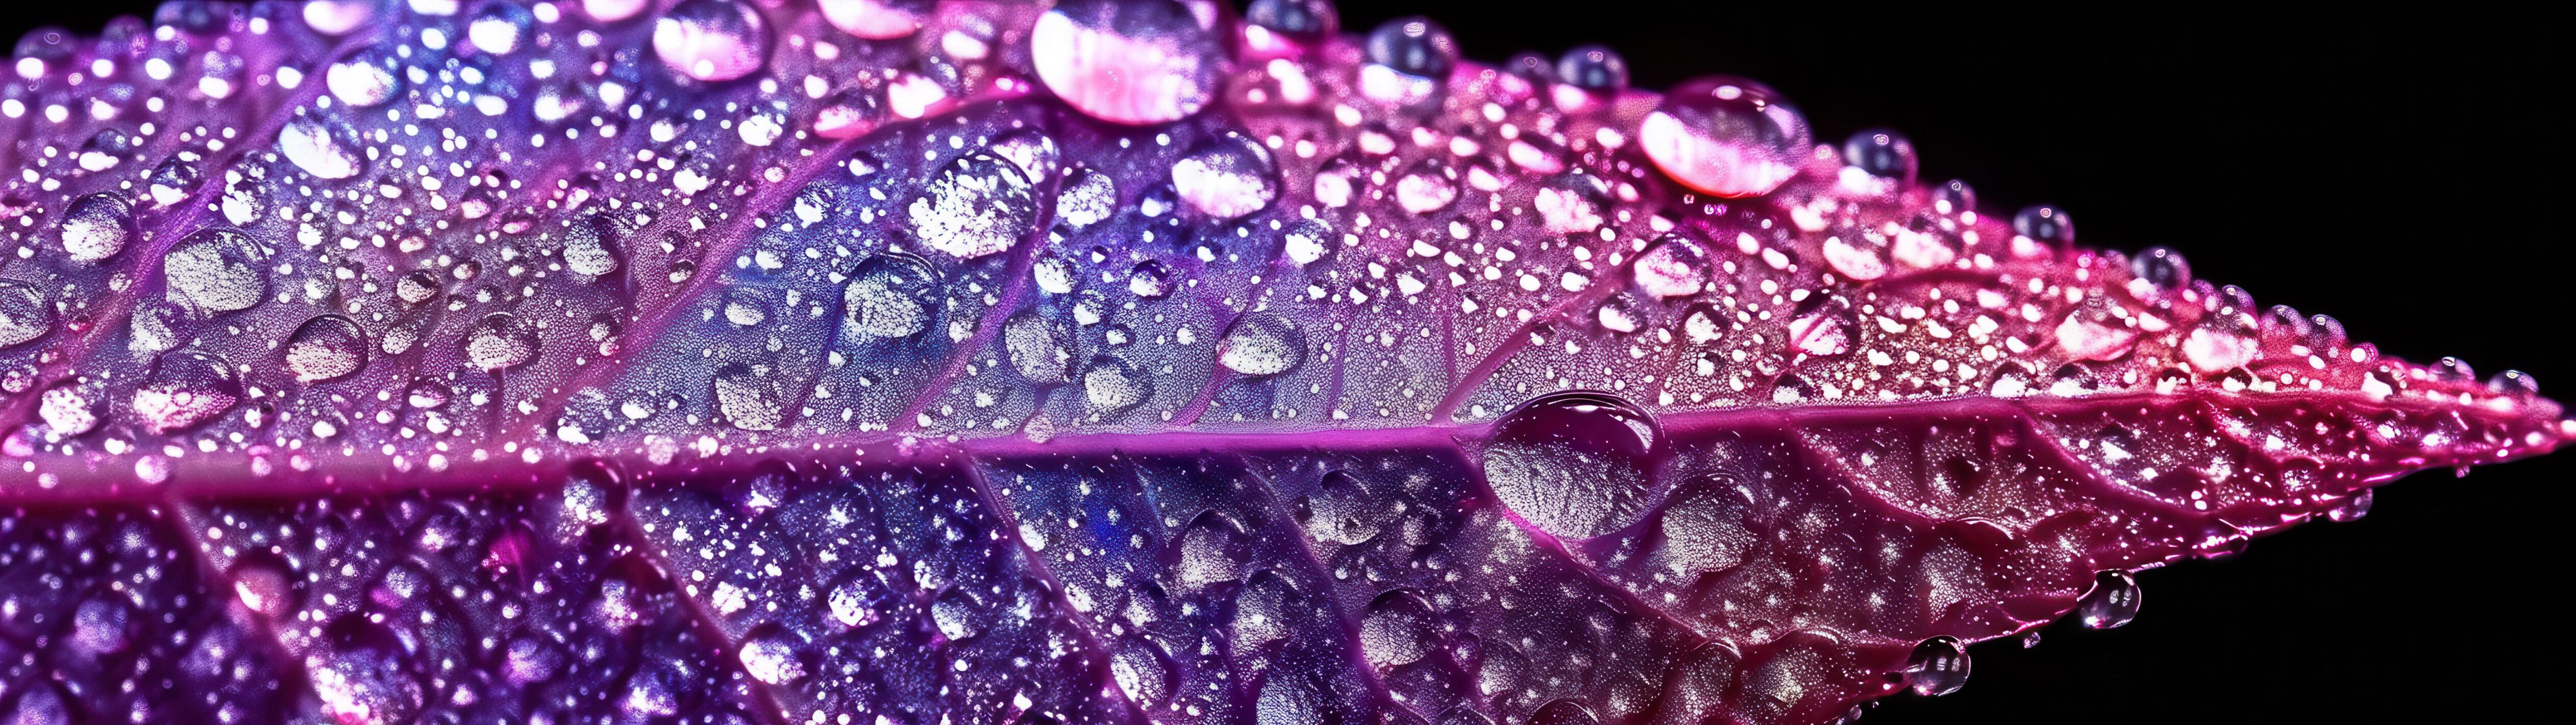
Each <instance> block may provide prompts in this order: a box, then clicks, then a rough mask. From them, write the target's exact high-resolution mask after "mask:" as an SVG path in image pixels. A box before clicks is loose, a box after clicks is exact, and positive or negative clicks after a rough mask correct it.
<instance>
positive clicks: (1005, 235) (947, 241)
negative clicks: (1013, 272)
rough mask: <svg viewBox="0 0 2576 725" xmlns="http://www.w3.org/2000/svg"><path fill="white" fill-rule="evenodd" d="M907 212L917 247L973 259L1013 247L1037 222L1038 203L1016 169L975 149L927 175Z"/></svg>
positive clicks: (1025, 178) (1017, 168)
mask: <svg viewBox="0 0 2576 725" xmlns="http://www.w3.org/2000/svg"><path fill="white" fill-rule="evenodd" d="M907 214H908V215H909V217H908V218H909V219H910V220H911V222H912V230H913V233H914V235H916V236H918V237H919V238H920V239H921V243H922V244H925V245H928V246H929V247H930V248H932V249H936V250H939V251H942V252H947V253H949V254H951V255H955V256H957V257H958V258H961V259H974V258H976V257H982V256H985V255H990V254H995V253H999V252H1001V251H1002V250H1005V249H1010V248H1011V245H1013V244H1016V243H1018V242H1019V240H1020V237H1021V236H1022V235H1025V234H1027V233H1028V232H1029V230H1030V228H1031V227H1033V226H1035V225H1036V223H1037V202H1036V199H1035V198H1034V196H1033V195H1032V194H1031V193H1030V187H1029V181H1028V177H1026V176H1023V175H1021V173H1020V169H1019V167H1018V166H1017V165H1015V164H1013V163H1011V161H1010V160H1009V159H1005V158H1002V157H1001V156H999V155H996V154H994V153H992V152H990V151H983V150H978V151H974V152H971V153H968V154H966V155H964V156H960V157H958V158H957V160H956V161H955V162H953V163H950V164H949V165H948V166H947V168H944V169H941V170H940V172H939V174H938V175H937V176H935V177H932V178H931V180H930V183H929V184H927V185H926V189H925V191H924V192H923V194H922V196H921V198H919V199H915V200H913V202H912V206H911V207H910V208H909V209H908V210H907Z"/></svg>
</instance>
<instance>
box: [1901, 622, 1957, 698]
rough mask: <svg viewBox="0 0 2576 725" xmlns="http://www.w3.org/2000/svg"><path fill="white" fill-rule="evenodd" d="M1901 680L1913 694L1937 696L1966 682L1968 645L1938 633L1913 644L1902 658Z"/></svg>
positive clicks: (1951, 691)
mask: <svg viewBox="0 0 2576 725" xmlns="http://www.w3.org/2000/svg"><path fill="white" fill-rule="evenodd" d="M1905 681H1906V684H1907V686H1908V687H1911V688H1913V690H1914V693H1915V694H1918V695H1923V696H1926V697H1939V696H1942V695H1947V694H1950V693H1953V692H1958V691H1959V688H1960V687H1962V686H1964V685H1967V684H1968V647H1967V645H1963V644H1960V643H1959V638H1957V637H1952V636H1950V635H1946V634H1945V635H1941V636H1938V637H1933V638H1931V639H1927V640H1923V642H1922V643H1921V644H1917V645H1915V646H1914V654H1913V655H1912V656H1909V657H1907V658H1905Z"/></svg>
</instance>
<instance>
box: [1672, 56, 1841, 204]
mask: <svg viewBox="0 0 2576 725" xmlns="http://www.w3.org/2000/svg"><path fill="white" fill-rule="evenodd" d="M1637 140H1638V143H1639V145H1640V147H1641V148H1643V149H1644V150H1645V152H1646V157H1647V158H1649V159H1652V160H1653V161H1654V162H1655V166H1656V168H1659V169H1662V170H1663V171H1664V173H1665V174H1667V175H1670V176H1671V177H1673V179H1674V180H1676V181H1680V182H1681V183H1682V184H1683V185H1685V186H1688V187H1690V188H1692V189H1696V190H1699V191H1701V192H1705V193H1708V194H1714V195H1717V196H1728V197H1733V196H1758V195H1762V194H1768V193H1770V192H1771V190H1772V189H1776V188H1779V186H1780V185H1781V184H1782V183H1785V182H1787V181H1788V180H1789V179H1790V177H1793V176H1796V175H1797V174H1798V168H1799V167H1800V166H1801V165H1802V164H1804V163H1805V162H1806V155H1807V152H1808V148H1809V147H1811V146H1813V145H1814V142H1813V141H1811V140H1810V137H1809V135H1808V130H1807V120H1806V118H1805V117H1803V116H1800V115H1799V114H1798V110H1797V109H1796V108H1792V107H1790V105H1789V104H1788V103H1787V102H1785V101H1783V100H1782V99H1781V98H1780V97H1779V94H1777V93H1774V92H1772V90H1771V89H1770V88H1767V87H1764V86H1763V85H1761V84H1758V83H1754V82H1752V81H1748V80H1744V79H1741V78H1733V77H1727V76H1712V77H1707V78H1701V79H1698V80H1694V81H1690V82H1688V83H1683V84H1682V85H1681V86H1679V87H1676V88H1674V89H1673V91H1672V93H1671V94H1669V95H1667V96H1665V97H1664V102H1663V105H1662V106H1660V107H1658V108H1656V109H1655V111H1654V112H1653V113H1651V114H1648V115H1647V116H1646V120H1645V123H1644V124H1643V125H1642V126H1641V127H1639V129H1638V132H1637Z"/></svg>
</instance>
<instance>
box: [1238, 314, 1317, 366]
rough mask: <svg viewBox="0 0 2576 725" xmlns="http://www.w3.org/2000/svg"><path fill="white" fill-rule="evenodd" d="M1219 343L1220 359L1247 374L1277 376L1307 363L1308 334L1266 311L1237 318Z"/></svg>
mask: <svg viewBox="0 0 2576 725" xmlns="http://www.w3.org/2000/svg"><path fill="white" fill-rule="evenodd" d="M1216 344H1217V347H1216V351H1217V352H1216V358H1217V362H1218V363H1219V364H1222V365H1224V366H1225V367H1226V369H1228V370H1233V371H1235V372H1238V373H1242V374H1245V375H1253V376H1262V375H1277V374H1280V373H1284V372H1288V371H1290V370H1295V369H1297V366H1298V365H1301V364H1304V363H1305V362H1306V338H1305V335H1303V334H1300V333H1299V332H1297V328H1296V327H1295V326H1293V325H1290V324H1288V321H1287V320H1285V319H1283V318H1280V317H1278V316H1276V315H1272V314H1269V313H1266V312H1254V313H1248V314H1245V315H1244V316H1242V317H1238V318H1235V320H1234V324H1233V325H1231V326H1229V327H1227V328H1226V331H1225V336H1224V337H1222V338H1219V339H1218V340H1217V343H1216Z"/></svg>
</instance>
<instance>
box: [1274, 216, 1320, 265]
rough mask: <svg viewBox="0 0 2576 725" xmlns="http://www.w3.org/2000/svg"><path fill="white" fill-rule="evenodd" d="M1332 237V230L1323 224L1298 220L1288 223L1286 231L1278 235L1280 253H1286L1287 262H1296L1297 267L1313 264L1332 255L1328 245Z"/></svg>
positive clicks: (1311, 220)
mask: <svg viewBox="0 0 2576 725" xmlns="http://www.w3.org/2000/svg"><path fill="white" fill-rule="evenodd" d="M1332 236H1333V230H1332V229H1331V228H1330V227H1326V226H1324V223H1323V222H1321V221H1317V220H1313V219H1299V220H1297V221H1294V222H1290V223H1289V224H1288V229H1287V230H1286V231H1285V232H1282V233H1281V234H1280V240H1281V245H1280V246H1281V250H1280V251H1283V252H1286V253H1287V254H1288V260H1289V261H1292V262H1296V263H1297V266H1300V267H1303V266H1306V265H1310V264H1314V263H1315V262H1317V261H1319V260H1322V259H1323V258H1324V257H1325V255H1328V254H1331V253H1332V251H1333V250H1332V245H1331V244H1328V242H1330V241H1332Z"/></svg>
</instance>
